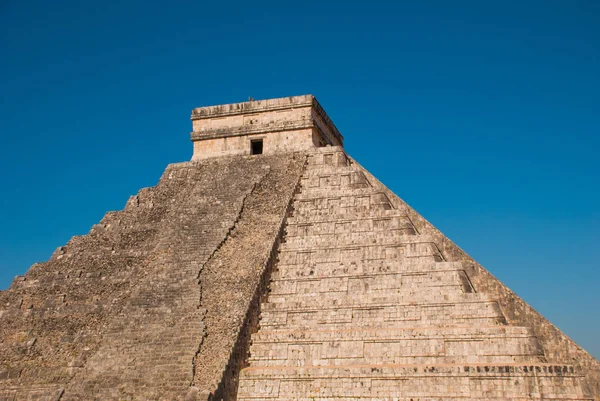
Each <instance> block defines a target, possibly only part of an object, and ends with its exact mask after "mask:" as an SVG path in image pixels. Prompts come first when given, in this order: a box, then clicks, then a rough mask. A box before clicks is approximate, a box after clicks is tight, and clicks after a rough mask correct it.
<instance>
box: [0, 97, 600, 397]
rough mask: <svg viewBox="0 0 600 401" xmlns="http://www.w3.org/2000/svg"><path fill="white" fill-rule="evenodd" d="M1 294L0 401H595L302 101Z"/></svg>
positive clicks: (593, 372)
mask: <svg viewBox="0 0 600 401" xmlns="http://www.w3.org/2000/svg"><path fill="white" fill-rule="evenodd" d="M192 124H193V132H192V133H191V139H192V142H193V145H194V153H193V157H192V160H191V161H190V162H185V163H177V164H171V165H169V166H168V167H167V168H166V170H165V172H164V174H163V175H162V177H161V178H160V181H159V182H158V184H157V185H156V186H155V187H152V188H144V189H142V190H141V191H140V192H139V193H138V194H137V195H135V196H133V197H131V198H130V199H129V201H128V202H127V204H126V206H125V208H124V209H123V210H122V211H118V212H109V213H107V214H106V215H105V217H104V218H103V219H102V220H101V221H100V222H99V223H98V224H96V225H94V226H93V227H92V228H91V230H90V232H89V233H88V234H87V235H84V236H77V237H73V238H72V239H71V240H70V241H69V242H68V243H67V244H66V245H65V246H62V247H60V248H58V249H57V250H56V251H55V252H54V254H53V255H52V257H51V258H50V260H49V261H47V262H44V263H38V264H35V265H33V266H32V267H31V268H30V270H29V271H28V272H27V273H26V274H25V276H19V277H17V278H15V280H14V282H13V284H12V285H11V287H10V288H9V289H8V290H6V291H2V292H0V401H9V400H10V401H25V400H28V401H42V400H44V401H51V400H52V401H58V400H61V401H67V400H69V401H70V400H119V401H120V400H131V401H133V400H165V401H167V400H169V401H170V400H186V401H193V400H203V401H204V400H235V399H237V400H240V401H242V400H243V401H250V400H254V401H256V400H273V401H274V400H282V401H283V400H298V401H309V400H312V401H348V400H363V401H367V400H368V401H384V400H385V401H392V400H394V401H397V400H402V401H434V400H435V401H459V400H460V401H465V400H495V401H500V400H521V401H523V400H596V401H598V400H600V384H599V382H600V363H599V362H598V361H597V360H596V359H594V358H593V357H592V356H591V355H590V354H588V353H587V352H586V351H585V350H583V349H582V348H581V347H579V346H578V345H577V344H575V343H574V342H573V341H572V340H570V339H569V338H568V337H567V336H565V335H564V334H563V333H562V332H561V331H560V330H559V329H557V328H556V327H555V326H553V325H552V324H551V323H550V322H548V321H547V320H546V319H544V318H543V317H542V316H541V315H539V314H538V313H537V312H536V311H534V310H533V309H532V308H531V307H530V306H529V305H527V304H526V303H525V302H524V301H523V300H521V299H520V298H519V297H518V296H516V295H515V294H514V293H512V292H511V291H510V290H509V289H508V288H506V287H505V286H504V285H503V284H502V283H501V282H500V281H498V280H497V279H496V278H495V277H494V276H492V275H491V274H490V273H489V272H488V271H486V270H485V269H484V268H483V267H482V266H480V265H479V264H477V263H476V262H475V261H474V260H473V259H471V258H470V257H469V256H468V255H466V254H465V253H464V252H463V251H462V250H461V249H459V248H458V247H457V246H456V245H454V244H453V243H452V242H451V241H450V240H449V239H448V238H446V237H445V236H444V235H443V234H442V233H440V232H439V231H438V230H436V229H435V227H433V226H432V225H431V224H430V223H428V222H427V221H426V220H425V219H424V218H423V217H421V216H420V215H419V214H418V213H417V212H415V211H414V210H413V209H412V208H411V207H409V206H408V205H407V204H406V203H404V202H403V201H402V200H401V199H400V198H398V197H397V196H396V195H394V194H393V193H392V192H391V191H389V190H388V189H387V188H386V187H385V186H384V185H382V184H381V183H380V182H379V181H377V179H376V178H375V177H373V176H372V175H371V174H369V173H368V172H367V171H366V170H365V169H364V168H362V167H361V166H360V165H359V164H358V163H356V162H355V161H354V160H353V159H352V158H351V157H350V156H349V155H348V154H346V153H345V151H344V148H343V137H342V136H341V134H340V133H339V132H338V130H337V129H336V127H335V126H334V124H333V123H332V122H331V120H330V119H329V118H328V116H327V115H326V114H325V112H324V111H323V109H322V108H321V106H320V105H319V103H318V102H317V100H316V99H315V98H314V97H313V96H310V95H307V96H297V97H289V98H281V99H271V100H263V101H249V102H245V103H237V104H229V105H222V106H213V107H202V108H197V109H194V110H193V112H192Z"/></svg>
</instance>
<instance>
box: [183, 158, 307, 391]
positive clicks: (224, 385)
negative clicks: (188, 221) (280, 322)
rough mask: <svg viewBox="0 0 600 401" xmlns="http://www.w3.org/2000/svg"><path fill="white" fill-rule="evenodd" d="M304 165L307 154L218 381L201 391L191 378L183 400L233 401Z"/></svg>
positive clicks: (194, 376)
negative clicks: (216, 384) (194, 385)
mask: <svg viewBox="0 0 600 401" xmlns="http://www.w3.org/2000/svg"><path fill="white" fill-rule="evenodd" d="M307 165H308V155H307V156H306V157H305V160H304V165H303V167H302V173H301V174H300V175H299V176H298V182H297V183H296V186H295V188H294V190H293V191H292V195H291V196H290V199H289V200H288V204H287V207H286V210H285V213H284V215H283V218H282V220H281V223H280V225H279V230H278V232H277V235H276V236H275V239H274V241H273V245H272V246H271V250H270V251H269V255H268V257H267V259H266V260H265V263H264V265H263V267H262V269H261V277H260V280H259V283H258V285H257V286H256V289H255V291H254V295H253V296H252V300H251V301H250V303H249V305H248V310H247V311H246V316H245V318H244V321H243V323H242V326H241V327H240V330H239V332H238V336H237V340H236V342H235V345H234V346H233V348H232V350H231V353H230V356H229V360H228V362H227V365H226V367H225V369H224V370H223V375H222V376H221V380H220V382H219V384H218V386H217V388H216V389H215V390H214V391H213V392H210V393H209V392H208V391H206V390H203V391H202V390H200V389H198V388H196V387H193V383H194V381H192V384H191V387H190V392H189V393H188V397H186V401H235V400H236V399H237V388H238V378H239V373H240V371H241V370H242V369H243V368H245V367H246V366H248V355H249V352H250V345H251V339H250V337H251V335H252V334H254V333H256V332H257V331H258V326H259V320H260V306H261V303H262V302H263V300H264V299H265V298H266V297H268V291H269V282H270V280H271V274H272V272H273V269H274V266H275V265H276V263H277V261H278V254H279V245H280V244H281V243H282V242H283V241H284V237H285V228H286V225H287V219H288V217H290V216H292V214H293V211H294V208H293V201H294V198H295V195H296V194H298V193H300V191H301V182H302V176H303V172H304V171H305V170H306V167H307ZM269 173H270V172H268V173H267V174H266V175H265V176H263V177H262V178H261V180H259V181H258V182H257V183H256V184H255V185H254V186H253V188H252V190H251V191H250V192H249V193H248V194H246V196H245V197H244V201H243V204H242V208H241V209H240V212H239V214H238V216H237V218H236V220H235V222H234V224H233V225H232V227H231V228H230V230H229V231H228V232H227V235H226V236H225V238H224V240H223V241H222V242H221V243H220V244H219V246H218V247H217V248H216V249H215V250H214V252H213V253H212V254H211V256H210V257H209V258H208V259H207V260H206V263H205V264H204V265H203V266H205V265H207V264H208V262H209V261H210V260H211V258H212V256H213V255H215V254H216V253H217V252H218V250H219V249H220V248H221V247H222V246H223V245H224V244H225V243H226V241H227V239H228V238H229V236H230V234H231V233H232V232H233V231H234V230H235V227H236V225H237V223H238V222H239V220H240V219H241V218H242V215H243V211H244V205H245V201H246V199H247V198H248V197H249V196H250V195H251V194H252V193H254V190H255V188H256V187H257V186H259V185H260V183H261V182H262V181H263V179H264V178H266V177H267V176H268V174H269ZM201 271H202V269H200V272H201ZM200 272H199V273H198V278H199V277H200ZM199 285H201V283H199ZM201 346H202V343H201V344H200V345H199V347H198V351H197V353H196V355H198V353H199V352H200V347H201ZM194 360H195V358H194ZM193 378H194V380H195V378H196V371H195V366H194V374H193Z"/></svg>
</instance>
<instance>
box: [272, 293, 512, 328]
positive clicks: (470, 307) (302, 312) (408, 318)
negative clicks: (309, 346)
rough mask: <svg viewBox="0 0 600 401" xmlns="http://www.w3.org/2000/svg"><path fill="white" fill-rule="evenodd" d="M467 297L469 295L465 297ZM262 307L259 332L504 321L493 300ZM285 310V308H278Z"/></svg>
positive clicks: (485, 324) (454, 324)
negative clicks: (261, 329) (266, 330)
mask: <svg viewBox="0 0 600 401" xmlns="http://www.w3.org/2000/svg"><path fill="white" fill-rule="evenodd" d="M467 295H470V294H467ZM267 306H268V307H270V308H272V307H273V304H263V306H262V307H263V310H262V312H261V320H260V327H261V328H263V329H265V328H266V329H270V330H275V329H284V330H294V329H313V328H315V327H322V328H324V329H330V330H334V329H340V328H344V329H348V328H349V327H361V328H362V327H388V328H398V327H423V326H425V327H427V326H470V325H483V326H493V325H503V324H506V319H505V318H504V316H503V315H502V312H501V310H500V308H499V307H498V304H497V303H496V302H494V301H477V302H469V303H468V302H461V303H445V304H444V303H439V304H414V305H410V304H404V305H397V304H372V305H369V306H365V305H356V306H347V307H329V308H322V307H321V308H319V307H312V308H310V307H305V308H297V309H291V308H289V307H287V308H286V309H279V310H277V309H275V310H273V309H271V310H267V309H268V307H267ZM282 308H285V306H282Z"/></svg>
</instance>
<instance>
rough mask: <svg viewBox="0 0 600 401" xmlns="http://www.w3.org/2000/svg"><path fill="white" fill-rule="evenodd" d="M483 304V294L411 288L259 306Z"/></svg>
mask: <svg viewBox="0 0 600 401" xmlns="http://www.w3.org/2000/svg"><path fill="white" fill-rule="evenodd" d="M487 302H493V301H492V300H491V299H490V297H489V296H488V295H487V294H480V293H463V292H458V291H454V292H448V293H444V292H442V291H434V290H433V289H429V290H426V291H422V290H421V289H420V288H419V287H414V291H412V292H411V291H406V292H398V291H393V290H391V291H389V292H387V293H383V292H382V293H363V294H360V296H358V294H353V293H351V292H327V293H313V294H306V295H304V296H302V294H299V295H298V294H287V295H269V297H268V298H267V302H264V303H263V304H262V306H261V311H262V312H274V311H288V310H289V311H299V310H314V309H321V310H335V309H345V308H357V307H361V306H362V307H366V308H372V307H375V306H378V307H379V306H381V307H389V306H395V307H403V308H411V307H416V306H418V307H422V308H435V307H437V306H445V305H455V304H456V305H464V306H465V307H468V305H470V304H480V303H487Z"/></svg>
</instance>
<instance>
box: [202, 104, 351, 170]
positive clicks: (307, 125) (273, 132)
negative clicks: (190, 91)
mask: <svg viewBox="0 0 600 401" xmlns="http://www.w3.org/2000/svg"><path fill="white" fill-rule="evenodd" d="M191 119H192V126H193V132H192V133H191V139H192V141H193V142H194V155H193V157H192V159H193V160H200V159H206V158H211V157H219V156H227V155H242V154H250V141H252V140H262V141H263V153H264V154H275V153H281V152H290V151H302V150H309V149H311V148H314V147H319V146H325V145H326V144H329V145H341V144H342V142H343V137H342V135H341V134H340V133H339V131H338V130H337V128H336V127H335V125H334V124H333V122H331V120H330V119H329V117H328V116H327V114H326V113H325V111H323V109H322V107H321V106H320V105H319V103H318V102H317V100H316V99H315V98H314V96H312V95H304V96H293V97H286V98H280V99H269V100H259V101H248V102H244V103H234V104H227V105H221V106H209V107H200V108H197V109H194V110H193V112H192V117H191Z"/></svg>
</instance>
